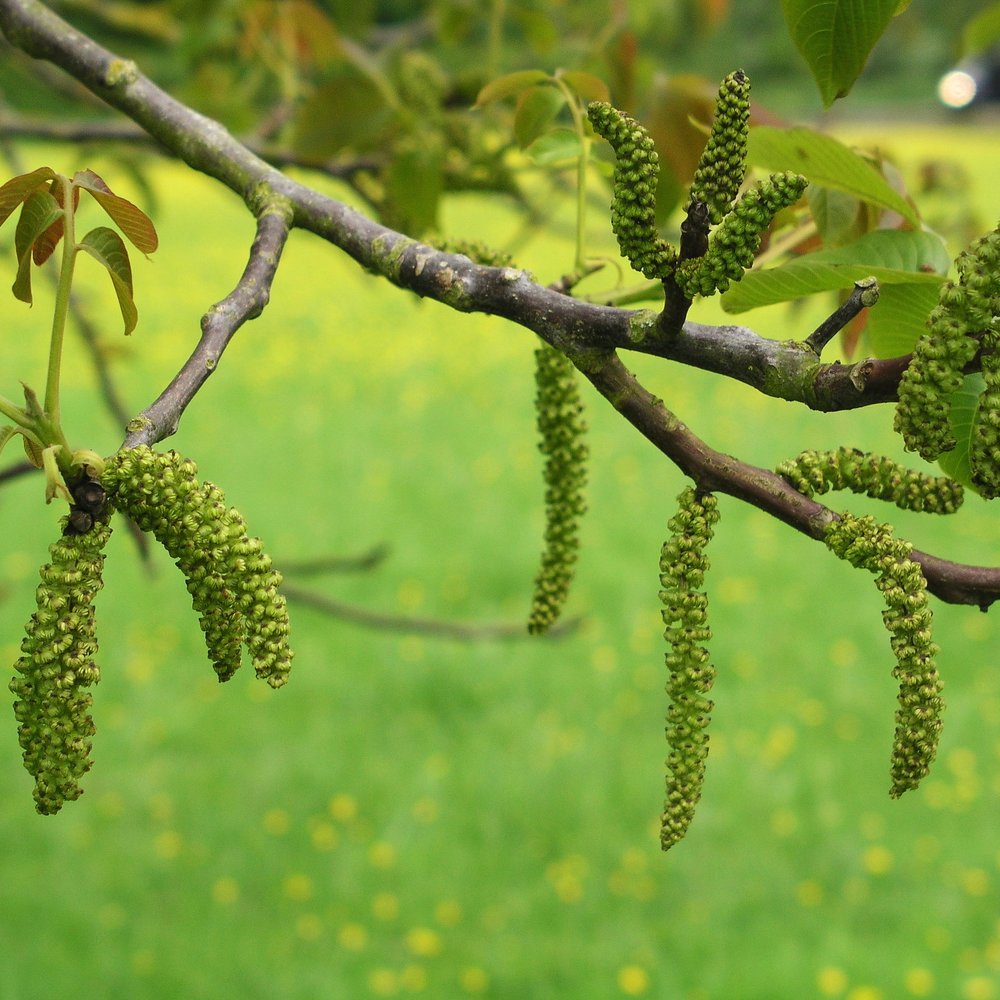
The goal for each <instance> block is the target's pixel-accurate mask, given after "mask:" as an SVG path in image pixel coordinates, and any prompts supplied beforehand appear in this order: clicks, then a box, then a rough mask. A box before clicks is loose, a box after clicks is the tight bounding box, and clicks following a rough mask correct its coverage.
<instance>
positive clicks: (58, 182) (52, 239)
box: [31, 177, 80, 267]
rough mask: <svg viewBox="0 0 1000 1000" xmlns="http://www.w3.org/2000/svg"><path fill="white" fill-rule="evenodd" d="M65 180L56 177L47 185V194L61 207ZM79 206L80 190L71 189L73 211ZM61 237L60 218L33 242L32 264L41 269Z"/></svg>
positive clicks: (61, 225)
mask: <svg viewBox="0 0 1000 1000" xmlns="http://www.w3.org/2000/svg"><path fill="white" fill-rule="evenodd" d="M64 182H65V178H62V177H57V178H56V179H55V180H54V181H52V183H51V184H49V193H50V194H51V195H52V197H53V198H55V200H56V201H57V202H58V203H59V205H60V206H61V205H62V204H63V200H64V199H63V184H64ZM79 204H80V189H79V188H78V187H74V188H73V208H74V209H75V208H76V207H77V205H79ZM62 237H63V218H62V216H60V217H59V218H58V219H56V221H55V222H53V223H52V225H51V226H49V228H48V229H46V230H45V232H44V233H42V234H41V236H39V237H38V239H37V240H35V246H34V248H33V249H32V251H31V258H32V260H34V262H35V263H36V264H37V265H38V266H39V267H41V266H42V264H44V263H45V262H46V261H47V260H48V259H49V257H51V256H52V254H53V252H54V251H55V249H56V247H57V246H58V245H59V241H60V240H61V239H62Z"/></svg>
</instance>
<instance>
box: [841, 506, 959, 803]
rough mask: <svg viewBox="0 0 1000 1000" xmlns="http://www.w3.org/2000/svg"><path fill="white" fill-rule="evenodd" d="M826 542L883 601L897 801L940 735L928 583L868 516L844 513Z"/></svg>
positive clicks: (906, 551)
mask: <svg viewBox="0 0 1000 1000" xmlns="http://www.w3.org/2000/svg"><path fill="white" fill-rule="evenodd" d="M824 540H825V541H826V544H827V546H828V547H829V549H830V550H831V551H832V552H833V553H834V554H835V555H837V556H839V557H840V558H841V559H844V560H846V561H847V562H849V563H850V564H851V565H852V566H856V567H858V568H859V569H865V570H867V571H868V572H869V573H871V574H872V575H873V576H874V577H875V585H876V587H878V589H879V590H880V591H881V592H882V597H883V599H884V601H885V605H886V609H885V611H884V612H883V613H882V620H883V621H884V622H885V627H886V628H887V629H888V631H889V635H890V643H891V646H892V651H893V654H894V655H895V657H896V666H895V668H894V669H893V672H892V674H893V677H895V678H896V679H897V680H898V681H899V698H898V707H897V709H896V732H895V737H894V739H893V746H892V761H891V764H890V769H889V771H890V778H891V785H890V789H889V794H890V795H891V796H892V797H893V798H898V797H899V796H900V795H902V794H903V792H905V791H908V790H909V789H911V788H916V787H917V785H918V784H919V783H920V780H921V779H922V778H923V777H924V776H925V775H926V774H927V773H928V771H929V769H930V766H931V763H932V762H933V760H934V757H935V754H936V753H937V746H938V740H939V737H940V734H941V712H942V710H943V708H944V702H943V701H942V698H941V689H942V684H941V679H940V677H939V676H938V671H937V666H936V664H935V662H934V657H935V656H936V655H937V652H938V648H937V646H936V645H935V643H934V641H933V639H932V638H931V619H932V616H931V609H930V607H929V606H928V602H927V581H926V580H925V579H924V576H923V573H922V572H921V569H920V566H919V564H917V563H915V562H913V561H912V560H911V559H910V552H911V551H912V546H911V545H910V543H909V542H906V541H903V540H902V539H898V538H896V537H894V535H893V534H892V529H891V528H890V527H889V525H887V524H879V523H878V522H877V521H875V519H874V518H872V517H854V516H853V515H851V514H842V515H841V516H840V519H839V520H836V521H834V522H832V523H831V524H830V525H829V526H828V528H827V529H826V535H825V538H824Z"/></svg>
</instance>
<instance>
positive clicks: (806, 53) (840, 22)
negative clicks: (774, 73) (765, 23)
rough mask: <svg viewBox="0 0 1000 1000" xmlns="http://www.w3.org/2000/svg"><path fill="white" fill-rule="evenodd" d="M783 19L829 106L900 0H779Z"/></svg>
mask: <svg viewBox="0 0 1000 1000" xmlns="http://www.w3.org/2000/svg"><path fill="white" fill-rule="evenodd" d="M781 6H782V8H783V9H784V12H785V23H786V24H787V25H788V31H789V33H790V34H791V36H792V41H794V42H795V46H796V48H798V50H799V52H801V53H802V56H803V58H804V59H805V61H806V62H807V63H808V64H809V69H810V71H811V72H812V75H813V78H814V79H815V80H816V83H817V85H818V86H819V91H820V95H821V96H822V98H823V104H824V105H826V107H829V106H830V105H831V104H833V102H834V101H835V100H837V98H838V97H843V96H844V95H845V94H847V92H848V91H849V90H850V89H851V87H852V86H853V85H854V81H855V80H857V78H858V76H860V74H861V71H862V70H863V69H864V66H865V63H866V62H867V61H868V55H869V53H870V52H871V50H872V48H873V47H874V46H875V43H876V42H877V41H878V40H879V38H880V37H881V35H882V32H883V31H885V28H886V25H887V24H888V23H889V22H890V21H891V20H892V17H893V15H894V14H895V13H896V10H897V8H898V6H899V0H781Z"/></svg>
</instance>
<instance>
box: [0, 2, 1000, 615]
mask: <svg viewBox="0 0 1000 1000" xmlns="http://www.w3.org/2000/svg"><path fill="white" fill-rule="evenodd" d="M0 30H3V32H4V33H5V34H6V36H7V37H8V38H9V40H10V41H11V42H12V43H13V44H15V45H17V46H18V47H20V48H22V49H23V50H24V51H25V52H27V53H28V54H30V55H33V56H35V57H37V58H40V59H46V60H49V61H51V62H53V63H55V64H56V65H58V66H60V67H61V68H62V69H64V70H65V71H66V72H67V73H69V74H70V75H71V76H72V77H74V78H75V79H77V80H78V81H80V82H82V83H83V84H84V85H86V86H87V87H88V88H89V89H90V90H91V91H93V93H95V94H96V95H97V96H99V97H100V98H102V99H103V100H104V101H106V102H107V103H108V104H110V105H112V106H113V107H115V108H117V109H118V110H120V111H122V112H123V113H124V114H126V115H127V116H128V117H130V118H131V119H132V120H133V121H135V122H136V123H137V124H139V125H140V126H141V127H142V128H143V129H145V130H146V131H147V132H148V133H149V134H150V135H151V136H153V137H154V138H156V139H157V140H158V141H159V142H160V143H162V144H163V145H164V146H166V147H167V148H168V149H169V150H171V151H172V152H173V153H174V154H175V155H177V156H179V157H180V158H181V159H183V160H184V161H185V162H186V163H188V164H189V165H190V166H191V167H192V168H194V169H196V170H199V171H202V172H203V173H206V174H208V175H209V176H211V177H214V178H215V179H217V180H218V181H220V182H221V183H223V184H225V185H226V186H227V187H229V188H230V189H231V190H233V191H235V192H236V193H237V194H239V195H240V197H242V198H243V199H244V201H245V202H246V203H247V205H248V206H249V207H250V208H251V210H253V211H254V213H255V215H257V217H258V235H257V241H256V242H255V248H254V251H252V252H251V258H250V262H249V264H248V265H247V271H246V272H245V273H244V276H243V278H242V279H241V281H240V284H239V285H238V286H237V288H236V290H234V292H233V293H232V294H231V295H230V296H229V297H228V298H227V299H226V300H224V301H223V302H221V303H219V305H218V306H216V307H215V308H214V309H213V310H210V312H209V313H208V314H207V316H206V318H205V321H204V322H203V336H202V339H201V341H200V342H199V345H198V347H197V348H196V350H195V352H194V354H193V355H192V357H191V358H190V359H189V360H188V362H187V363H186V364H185V366H184V368H183V369H182V370H181V372H180V373H179V374H178V376H177V377H176V378H175V379H174V381H173V382H172V383H171V385H170V386H169V387H168V388H167V389H166V390H165V391H164V393H163V394H162V395H161V397H160V398H159V399H158V400H157V401H156V402H155V403H154V404H153V405H152V406H151V407H149V409H148V410H146V411H145V413H144V414H143V415H142V417H141V418H140V419H139V420H137V421H133V423H132V424H131V425H130V434H129V437H128V439H127V443H128V444H138V443H140V442H148V443H152V442H155V441H157V440H160V439H162V438H163V437H166V436H167V435H168V434H170V433H171V432H172V431H173V429H174V427H176V423H177V420H178V419H179V417H180V414H181V413H182V412H183V409H184V407H185V406H186V405H187V403H188V402H190V400H191V399H192V398H193V396H194V394H195V393H196V392H197V391H198V389H199V388H200V386H201V385H202V384H203V382H204V381H205V379H207V377H208V375H209V374H210V373H211V371H213V370H214V368H215V365H216V364H217V363H218V360H219V357H220V356H221V354H222V351H223V350H224V349H225V346H226V344H227V343H228V342H229V339H230V338H231V337H232V335H233V333H234V332H235V330H236V329H238V327H239V326H240V325H241V324H242V323H243V322H244V321H245V320H246V319H249V318H251V317H252V316H255V315H257V314H258V313H259V312H260V309H261V308H263V305H264V303H265V302H266V299H267V289H268V287H269V285H270V282H271V280H272V279H273V276H274V270H275V268H276V267H277V263H278V257H279V255H280V251H281V247H282V246H283V244H284V241H285V238H286V237H287V234H288V229H289V225H290V224H293V225H296V226H298V227H300V228H303V229H307V230H309V231H311V232H313V233H315V234H316V235H318V236H320V237H322V238H323V239H325V240H327V241H329V242H330V243H332V244H334V245H335V246H338V247H340V248H341V249H342V250H344V251H345V252H346V253H348V254H349V255H350V256H351V257H353V258H354V260H356V261H357V262H358V263H360V264H362V265H363V266H364V267H366V268H368V269H370V270H373V271H375V272H376V273H378V274H381V275H383V276H384V277H386V278H388V279H389V280H390V281H392V282H394V283H395V284H396V285H398V286H399V287H401V288H406V289H410V290H411V291H413V292H416V293H417V294H418V295H422V296H426V297H428V298H433V299H436V300H437V301H439V302H442V303H444V304H446V305H448V306H450V307H451V308H453V309H457V310H460V311H463V312H483V313H490V314H493V315H497V316H503V317H505V318H507V319H510V320H511V321H513V322H515V323H518V324H520V325H522V326H524V327H527V328H528V329H530V330H533V331H534V332H535V333H537V334H538V335H539V336H541V337H542V338H543V339H544V340H546V341H548V342H549V343H551V344H553V345H555V346H556V347H558V348H560V349H562V350H564V351H565V352H566V353H568V354H569V355H570V356H571V357H573V358H574V360H575V361H576V363H577V364H578V366H579V367H580V368H581V370H584V371H585V373H586V374H587V377H588V378H589V379H590V380H591V382H592V383H593V384H594V385H595V386H596V387H597V389H598V390H599V391H600V392H601V393H602V394H603V395H605V396H606V397H607V398H608V399H609V401H610V402H611V403H612V404H613V405H614V406H615V407H616V408H617V409H618V410H619V411H620V412H621V413H622V414H623V415H624V416H625V417H626V418H627V419H628V420H629V421H630V422H631V423H632V424H633V425H634V426H636V427H637V428H638V429H639V430H640V431H641V432H642V433H643V434H644V435H645V436H646V437H647V438H649V439H650V440H651V441H652V442H653V443H654V444H655V445H656V446H657V447H658V448H659V449H660V450H661V451H662V452H663V453H664V454H665V455H667V456H668V457H670V458H671V459H672V460H673V461H674V462H676V463H677V465H678V466H679V467H680V468H681V469H682V470H683V471H684V472H685V473H687V474H688V475H690V476H691V477H692V478H693V479H694V480H695V481H696V482H697V483H699V485H701V486H702V487H703V488H705V489H711V490H716V491H719V492H723V493H728V494H730V495H731V496H734V497H738V498H739V499H742V500H745V501H746V502H748V503H751V504H753V505H754V506H756V507H759V508H760V509H761V510H763V511H766V512H767V513H770V514H772V515H773V516H775V517H777V518H778V519H779V520H781V521H784V522H785V523H786V524H789V525H791V526H792V527H794V528H795V529H796V530H798V531H801V532H803V533H804V534H806V535H809V536H810V537H812V538H819V537H821V536H822V533H823V526H824V525H825V524H827V523H829V521H830V520H831V519H832V518H834V517H836V514H834V512H833V511H831V510H829V509H828V508H826V507H824V506H823V505H821V504H818V503H816V502H815V501H813V500H810V499H808V498H806V497H803V496H802V495H801V494H799V493H797V492H796V491H795V490H794V489H792V487H791V486H790V485H789V484H788V483H786V482H785V481H784V480H783V479H781V478H780V477H778V476H776V475H775V474H774V473H771V472H768V471H766V470H763V469H757V468H754V467H753V466H750V465H747V464H746V463H743V462H740V461H739V460H737V459H735V458H731V457H730V456H727V455H724V454H722V453H720V452H716V451H714V450H713V449H711V448H709V447H708V446H707V445H706V444H705V443H704V442H702V441H700V440H699V439H698V438H697V437H696V436H695V435H693V434H692V433H691V432H690V431H689V430H688V429H687V428H686V427H685V426H684V425H683V424H682V423H681V422H680V421H679V420H678V419H677V418H676V417H675V416H674V415H673V414H671V413H670V411H669V410H667V409H666V408H665V407H664V406H663V404H662V402H660V401H659V400H656V399H655V398H654V397H652V396H651V395H650V394H649V393H648V392H647V391H646V390H645V389H644V388H643V387H642V386H641V385H639V383H638V382H637V381H636V380H635V379H634V377H633V376H631V375H630V374H629V373H628V372H627V371H626V370H625V368H624V366H623V365H622V364H621V362H620V361H619V360H618V358H617V356H616V355H615V354H614V351H615V350H616V349H623V350H636V351H642V352H644V353H648V354H652V355H655V356H658V357H662V358H667V359H670V360H674V361H678V362H681V363H683V364H687V365H691V366H693V367H698V368H703V369H705V370H707V371H711V372H715V373H717V374H719V375H724V376H726V377H729V378H734V379H738V380H739V381H741V382H744V383H746V384H748V385H750V386H753V387H754V388H756V389H758V390H760V391H761V392H763V393H766V394H768V395H771V396H776V397H779V398H782V399H787V400H791V401H798V402H802V403H804V404H806V405H807V406H809V407H811V408H813V409H817V410H839V409H848V408H854V407H860V406H866V405H869V404H871V403H882V402H887V401H890V400H892V399H894V398H895V394H896V389H897V386H898V382H899V378H900V375H901V374H902V372H903V371H904V370H905V368H906V365H907V363H908V361H909V359H908V358H895V359H891V360H888V361H875V360H867V361H863V362H861V363H859V364H855V365H839V364H834V365H824V364H821V363H820V362H819V360H818V358H817V355H816V352H815V351H814V350H812V349H811V348H810V347H809V346H807V345H806V344H803V343H799V342H795V341H786V342H776V341H770V340H766V339H765V338H762V337H760V336H758V335H757V334H756V333H754V332H753V331H751V330H748V329H746V328H745V327H737V326H717V327H715V326H702V325H699V324H696V323H685V324H684V326H683V328H682V329H680V330H678V331H664V330H663V329H662V326H661V324H660V322H659V321H658V316H657V314H655V313H653V312H648V311H638V312H631V311H627V310H624V309H619V308H613V307H610V306H599V305H592V304H588V303H585V302H580V301H578V300H575V299H572V298H570V297H568V296H565V295H563V294H560V293H559V292H558V291H554V290H551V289H546V288H543V287H541V286H539V285H537V284H535V283H534V282H533V281H532V280H531V279H530V278H529V277H528V275H526V274H525V273H524V272H521V271H517V270H514V269H512V268H489V267H481V266H478V265H476V264H473V263H472V262H471V261H470V260H468V258H466V257H463V256H461V255H455V254H446V253H441V252H439V251H436V250H434V249H433V248H432V247H428V246H426V245H424V244H421V243H418V242H417V241H415V240H411V239H409V238H407V237H406V236H403V235H402V234H400V233H397V232H394V231H392V230H390V229H388V228H386V227H385V226H381V225H379V224H378V223H376V222H373V221H372V220H370V219H367V218H365V217H364V216H363V215H361V214H360V213H358V212H355V211H354V210H352V209H350V208H348V207H347V206H346V205H344V204H342V203H340V202H338V201H335V200H334V199H331V198H328V197H325V196H323V195H321V194H319V193H318V192H316V191H313V190H311V189H309V188H307V187H305V186H304V185H301V184H297V183H295V182H294V181H292V180H290V179H289V178H287V177H285V176H284V175H283V174H281V173H280V172H279V171H278V170H276V169H275V168H274V167H272V166H270V165H269V164H267V163H265V162H264V161H263V160H262V159H260V158H259V157H258V156H256V155H254V154H253V153H252V152H251V151H250V150H248V149H247V148H246V147H245V146H243V145H242V144H240V143H239V142H238V141H237V140H236V139H234V138H233V136H231V135H230V134H229V133H228V132H227V131H226V130H225V129H224V128H223V127H222V126H221V125H219V124H218V123H217V122H214V121H212V120H211V119H208V118H206V117H204V116H203V115H200V114H198V113H196V112H194V111H192V110H191V109H190V108H187V107H186V106H185V105H183V104H181V103H180V102H178V101H176V100H174V99H173V98H172V97H170V96H169V95H168V94H166V93H164V92H163V91H162V90H160V89H159V88H158V87H156V86H155V85H154V84H153V83H152V82H151V81H149V80H148V79H147V78H146V77H144V76H143V75H142V74H141V73H140V72H139V71H138V69H137V68H136V66H135V65H134V64H133V63H131V62H129V61H126V60H122V59H119V58H117V57H115V56H114V55H113V54H112V53H110V52H108V51H107V50H105V49H103V48H101V47H100V46H99V45H97V44H96V43H95V42H93V41H92V40H91V39H89V38H87V37H86V36H84V35H82V34H80V33H79V32H77V31H76V30H74V29H73V28H71V27H70V26H69V25H68V24H66V23H65V22H63V21H62V20H61V19H60V18H58V17H57V16H56V15H55V14H53V13H52V12H51V11H49V10H48V9H47V8H46V7H44V6H43V5H42V4H41V3H38V2H37V0H0ZM265 198H269V199H271V200H272V203H273V204H278V203H280V205H281V206H283V207H282V208H281V209H280V210H274V209H273V208H270V209H269V208H267V207H266V206H264V205H263V204H262V201H263V199H265ZM824 334H825V331H824V332H823V334H821V336H822V335H824ZM913 558H914V559H916V560H917V561H918V562H920V563H921V565H922V567H923V568H924V572H925V575H926V576H927V579H928V584H929V587H930V589H931V590H932V592H933V593H935V594H937V596H939V597H941V598H942V599H944V600H946V601H950V602H953V603H966V604H976V605H979V606H981V607H986V606H988V605H989V604H991V603H992V602H993V601H994V600H996V599H997V598H998V597H1000V570H995V569H987V568H981V567H972V566H962V565H958V564H955V563H950V562H947V561H945V560H941V559H938V558H936V557H934V556H929V555H926V554H924V553H919V552H914V553H913Z"/></svg>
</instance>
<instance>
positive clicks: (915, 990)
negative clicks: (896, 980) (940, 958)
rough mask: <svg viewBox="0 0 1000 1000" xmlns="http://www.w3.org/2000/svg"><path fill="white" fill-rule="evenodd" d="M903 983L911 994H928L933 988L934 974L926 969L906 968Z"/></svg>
mask: <svg viewBox="0 0 1000 1000" xmlns="http://www.w3.org/2000/svg"><path fill="white" fill-rule="evenodd" d="M903 985H904V986H905V987H906V992H907V993H909V994H910V995H911V996H915V997H926V996H930V994H931V992H932V991H933V989H934V976H933V975H932V974H931V973H930V972H929V971H928V970H927V969H920V968H917V969H907V970H906V974H905V975H904V976H903Z"/></svg>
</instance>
